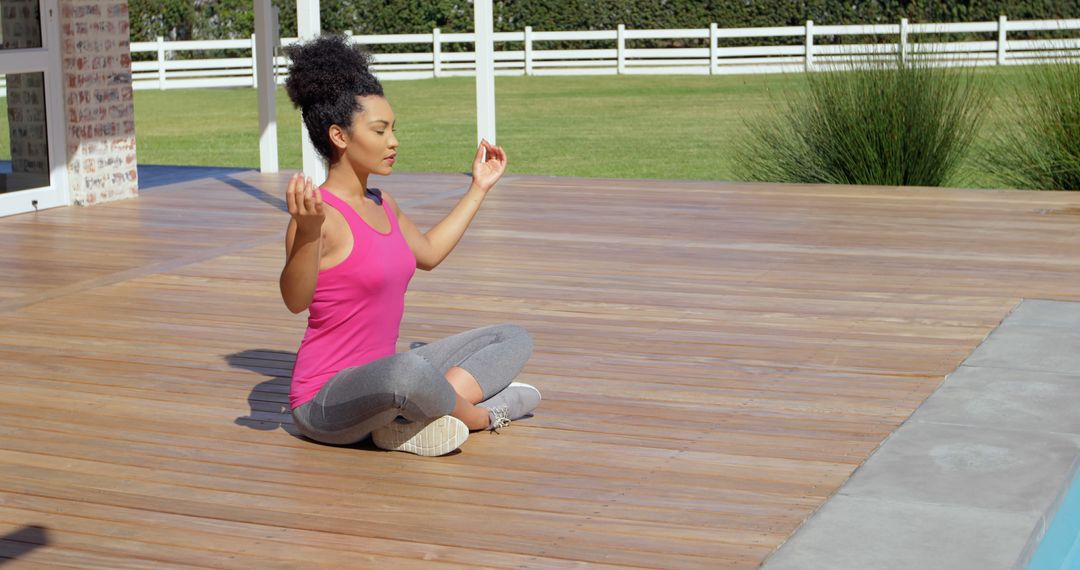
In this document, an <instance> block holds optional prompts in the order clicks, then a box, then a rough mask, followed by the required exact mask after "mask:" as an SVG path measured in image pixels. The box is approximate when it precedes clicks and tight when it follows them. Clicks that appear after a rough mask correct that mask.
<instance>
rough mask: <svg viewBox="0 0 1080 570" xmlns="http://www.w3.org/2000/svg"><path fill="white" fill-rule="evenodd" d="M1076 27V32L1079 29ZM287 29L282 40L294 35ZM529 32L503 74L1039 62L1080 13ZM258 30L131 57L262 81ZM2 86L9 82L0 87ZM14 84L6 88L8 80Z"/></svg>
mask: <svg viewBox="0 0 1080 570" xmlns="http://www.w3.org/2000/svg"><path fill="white" fill-rule="evenodd" d="M1054 30H1066V31H1069V34H1068V35H1069V36H1072V37H1068V38H1053V39H1035V40H1015V39H1014V40H1010V39H1008V34H1009V33H1010V32H1050V31H1054ZM1074 32H1075V33H1074ZM948 33H983V34H985V35H987V36H990V37H992V38H993V39H989V40H985V41H934V40H935V37H934V36H935V34H937V35H940V34H948ZM829 36H864V37H865V36H874V37H875V42H872V43H854V44H818V43H815V38H822V37H829ZM352 37H353V41H354V42H356V43H359V44H380V45H387V44H417V43H426V44H430V45H431V49H430V50H429V51H426V52H420V53H378V54H374V58H373V62H372V70H373V72H374V73H375V74H376V76H378V78H379V79H380V80H385V79H426V78H431V77H450V76H474V75H475V74H476V55H475V53H474V52H471V51H470V52H443V51H442V46H443V44H447V43H458V42H463V43H471V42H473V41H475V39H474V35H473V34H471V33H455V34H444V33H441V32H440V31H439V30H438V29H435V30H432V32H431V33H430V34H398V35H376V36H352ZM778 37H781V38H782V37H787V38H791V40H792V44H793V45H767V46H743V47H723V46H722V42H723V41H724V40H726V39H730V38H778ZM659 38H667V39H686V40H699V41H700V43H701V44H702V47H690V48H654V49H633V48H627V47H626V41H627V40H636V39H659ZM583 40H604V41H611V42H613V43H614V47H613V48H609V49H576V50H575V49H570V50H567V49H563V50H542V49H535V48H534V42H546V41H583ZM296 41H297V40H296V38H283V39H282V40H281V45H282V46H285V45H289V44H291V43H294V42H296ZM504 42H523V44H524V49H522V50H504V51H496V52H495V73H496V75H616V74H626V75H637V74H698V75H719V74H737V73H776V72H790V71H800V70H807V69H815V68H822V67H829V66H836V65H840V64H844V63H848V62H851V61H855V60H862V61H867V60H871V59H878V58H884V57H895V55H896V54H897V52H898V50H903V51H904V53H905V54H910V55H911V56H912V57H926V58H932V59H936V60H940V61H941V63H942V64H943V65H958V64H970V65H1015V64H1025V63H1037V62H1039V61H1045V60H1046V59H1047V58H1061V57H1067V58H1076V59H1080V19H1073V20H1017V21H1010V20H1008V19H1007V18H1006V17H1005V16H1001V18H1000V19H999V20H998V21H991V22H964V23H952V24H909V23H908V22H907V20H902V21H901V22H900V23H899V24H877V25H854V26H815V25H814V23H813V22H810V21H808V22H806V24H805V25H803V26H786V27H776V28H720V27H718V26H717V25H716V24H711V25H710V26H709V27H708V28H700V29H678V30H627V29H625V27H624V26H622V25H620V26H619V27H618V29H616V30H599V31H577V32H574V31H568V32H537V31H533V30H532V28H525V30H524V31H521V32H498V33H496V34H495V43H496V48H497V47H498V44H499V43H504ZM254 45H255V39H254V36H252V38H251V39H241V40H211V41H182V42H181V41H165V40H164V39H162V38H158V41H156V42H132V44H131V52H132V53H133V54H137V53H146V52H150V53H155V54H156V56H157V57H156V58H155V59H154V60H152V61H134V62H132V79H133V84H134V88H135V89H183V88H190V87H254V86H255V85H256V75H255V58H254V57H253V55H254ZM194 50H199V51H201V50H247V51H248V52H249V53H250V54H251V55H249V56H248V57H229V58H226V57H220V58H210V59H175V58H174V57H173V56H174V54H176V53H177V52H183V51H194ZM275 64H276V65H275V68H276V70H277V76H276V79H277V82H278V83H283V82H284V79H285V75H286V73H287V66H288V60H287V58H285V57H284V56H282V55H279V56H278V57H276V58H275ZM0 89H2V87H0ZM4 91H6V90H4Z"/></svg>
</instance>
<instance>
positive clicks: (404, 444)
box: [371, 416, 469, 457]
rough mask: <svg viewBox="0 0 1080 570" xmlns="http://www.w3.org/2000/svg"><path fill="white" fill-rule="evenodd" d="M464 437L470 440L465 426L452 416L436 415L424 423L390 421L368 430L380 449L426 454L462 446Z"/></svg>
mask: <svg viewBox="0 0 1080 570" xmlns="http://www.w3.org/2000/svg"><path fill="white" fill-rule="evenodd" d="M466 439H469V428H468V426H466V425H465V422H463V421H461V420H459V419H457V418H455V417H453V416H443V417H441V418H435V419H433V420H431V422H430V423H427V424H425V423H424V422H422V421H416V422H411V423H400V422H397V421H392V422H390V423H389V424H388V425H385V426H383V427H381V428H379V429H377V430H375V431H373V432H371V440H372V441H373V442H374V443H375V446H376V447H379V448H380V449H387V450H390V451H404V452H407V453H415V454H417V455H423V456H425V457H435V456H439V455H446V454H447V453H450V452H451V451H453V450H455V449H457V448H459V447H461V444H463V443H465V440H466Z"/></svg>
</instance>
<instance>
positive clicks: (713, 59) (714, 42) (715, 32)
mask: <svg viewBox="0 0 1080 570" xmlns="http://www.w3.org/2000/svg"><path fill="white" fill-rule="evenodd" d="M719 34H720V30H719V29H718V28H717V26H716V22H713V23H711V24H709V75H712V74H714V73H716V72H717V71H719V69H717V68H718V67H719V66H720V61H719V59H720V57H719V54H718V50H719V44H718V40H719V38H718V36H719Z"/></svg>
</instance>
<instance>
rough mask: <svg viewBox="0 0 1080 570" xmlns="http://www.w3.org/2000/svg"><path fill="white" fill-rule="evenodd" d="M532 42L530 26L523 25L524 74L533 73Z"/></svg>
mask: <svg viewBox="0 0 1080 570" xmlns="http://www.w3.org/2000/svg"><path fill="white" fill-rule="evenodd" d="M532 42H533V39H532V26H525V75H532V74H533V60H532V50H533V46H532Z"/></svg>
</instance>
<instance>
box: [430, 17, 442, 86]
mask: <svg viewBox="0 0 1080 570" xmlns="http://www.w3.org/2000/svg"><path fill="white" fill-rule="evenodd" d="M431 75H432V77H442V30H440V29H439V28H435V29H433V30H431Z"/></svg>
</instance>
